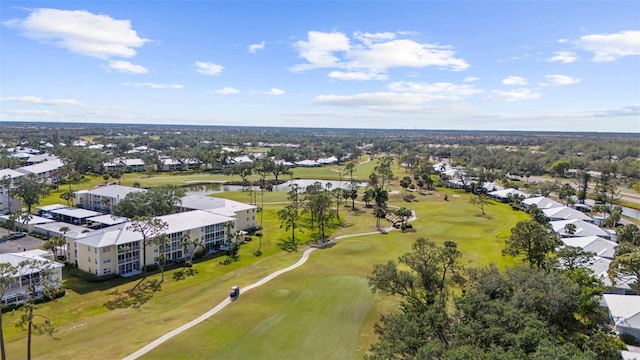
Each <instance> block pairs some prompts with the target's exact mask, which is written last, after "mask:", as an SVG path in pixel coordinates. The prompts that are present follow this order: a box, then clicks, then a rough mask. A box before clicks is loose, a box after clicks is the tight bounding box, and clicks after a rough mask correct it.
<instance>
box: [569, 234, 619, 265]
mask: <svg viewBox="0 0 640 360" xmlns="http://www.w3.org/2000/svg"><path fill="white" fill-rule="evenodd" d="M560 240H562V243H563V244H564V245H565V246H574V247H579V248H581V249H583V250H584V251H589V252H592V253H594V254H595V255H596V256H600V257H603V258H606V259H609V260H613V257H614V256H615V252H616V247H617V246H618V244H617V243H615V242H613V241H611V240H607V239H603V238H601V237H599V236H579V237H563V238H562V239H560Z"/></svg>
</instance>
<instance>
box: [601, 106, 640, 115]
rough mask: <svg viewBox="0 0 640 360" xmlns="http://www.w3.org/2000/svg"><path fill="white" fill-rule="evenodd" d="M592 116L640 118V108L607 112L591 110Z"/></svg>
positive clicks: (633, 107) (628, 107)
mask: <svg viewBox="0 0 640 360" xmlns="http://www.w3.org/2000/svg"><path fill="white" fill-rule="evenodd" d="M590 113H591V115H592V116H594V117H618V116H635V117H640V106H638V105H632V106H624V107H621V108H615V109H605V110H591V111H590Z"/></svg>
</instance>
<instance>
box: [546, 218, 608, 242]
mask: <svg viewBox="0 0 640 360" xmlns="http://www.w3.org/2000/svg"><path fill="white" fill-rule="evenodd" d="M549 224H550V225H551V228H552V229H553V231H554V232H555V233H556V234H557V235H558V236H559V237H561V238H563V237H581V236H587V237H588V236H599V237H601V238H604V239H611V234H610V233H609V232H608V231H606V230H605V229H602V228H600V227H598V226H597V225H594V224H592V223H588V222H586V221H583V220H578V219H571V220H559V221H550V222H549ZM568 224H573V225H574V226H575V231H574V232H573V235H571V234H569V233H568V232H567V225H568Z"/></svg>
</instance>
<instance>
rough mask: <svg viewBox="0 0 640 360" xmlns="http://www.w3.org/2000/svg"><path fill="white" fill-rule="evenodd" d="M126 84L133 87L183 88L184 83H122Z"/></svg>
mask: <svg viewBox="0 0 640 360" xmlns="http://www.w3.org/2000/svg"><path fill="white" fill-rule="evenodd" d="M122 85H124V86H131V87H147V88H150V89H182V88H183V87H184V85H181V84H156V83H149V82H145V83H122Z"/></svg>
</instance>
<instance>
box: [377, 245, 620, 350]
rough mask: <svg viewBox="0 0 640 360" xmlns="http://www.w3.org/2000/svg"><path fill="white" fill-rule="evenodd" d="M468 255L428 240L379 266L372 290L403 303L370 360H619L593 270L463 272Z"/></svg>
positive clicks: (388, 318)
mask: <svg viewBox="0 0 640 360" xmlns="http://www.w3.org/2000/svg"><path fill="white" fill-rule="evenodd" d="M461 256H462V254H461V253H460V251H459V250H458V249H457V245H456V243H454V242H445V244H444V245H443V246H437V245H436V244H435V243H434V242H432V241H429V240H426V239H424V238H421V239H418V240H417V241H416V242H415V244H414V245H413V249H412V251H411V252H409V253H407V254H405V255H403V256H401V257H400V258H399V259H398V263H396V262H394V261H389V262H388V263H386V264H377V265H374V268H373V272H372V274H371V275H370V276H369V285H370V287H371V289H372V291H374V292H376V291H380V292H382V293H385V294H392V295H396V296H399V297H400V299H401V303H400V312H399V313H393V314H387V315H384V316H383V317H382V318H381V321H380V323H378V324H377V325H376V332H377V333H378V334H379V336H380V337H379V341H378V342H377V343H376V344H374V345H373V346H372V347H371V349H370V352H369V355H368V356H367V357H368V358H370V359H613V358H617V357H618V354H619V351H620V350H621V349H623V348H624V344H623V343H622V342H621V341H620V340H619V339H618V338H617V337H616V336H615V335H613V334H612V333H611V332H610V330H609V329H610V327H609V323H608V317H607V314H606V312H605V311H604V310H603V309H602V308H601V307H600V304H599V296H600V295H601V294H602V292H603V291H604V289H605V287H604V285H603V283H602V282H601V281H600V280H599V279H597V278H595V277H593V276H592V275H591V274H589V273H588V272H587V271H586V270H584V269H582V268H564V269H561V268H560V267H546V268H545V267H539V266H538V265H539V264H541V263H542V264H545V263H548V262H547V261H541V262H539V261H534V260H532V262H531V265H532V266H523V267H514V268H511V269H508V270H506V271H504V272H500V271H498V269H496V268H495V267H493V266H490V267H488V268H485V269H464V268H463V267H462V264H461V261H460V259H461ZM460 290H462V292H461V293H460ZM452 293H458V294H459V295H457V296H452V295H451V294H452Z"/></svg>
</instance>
